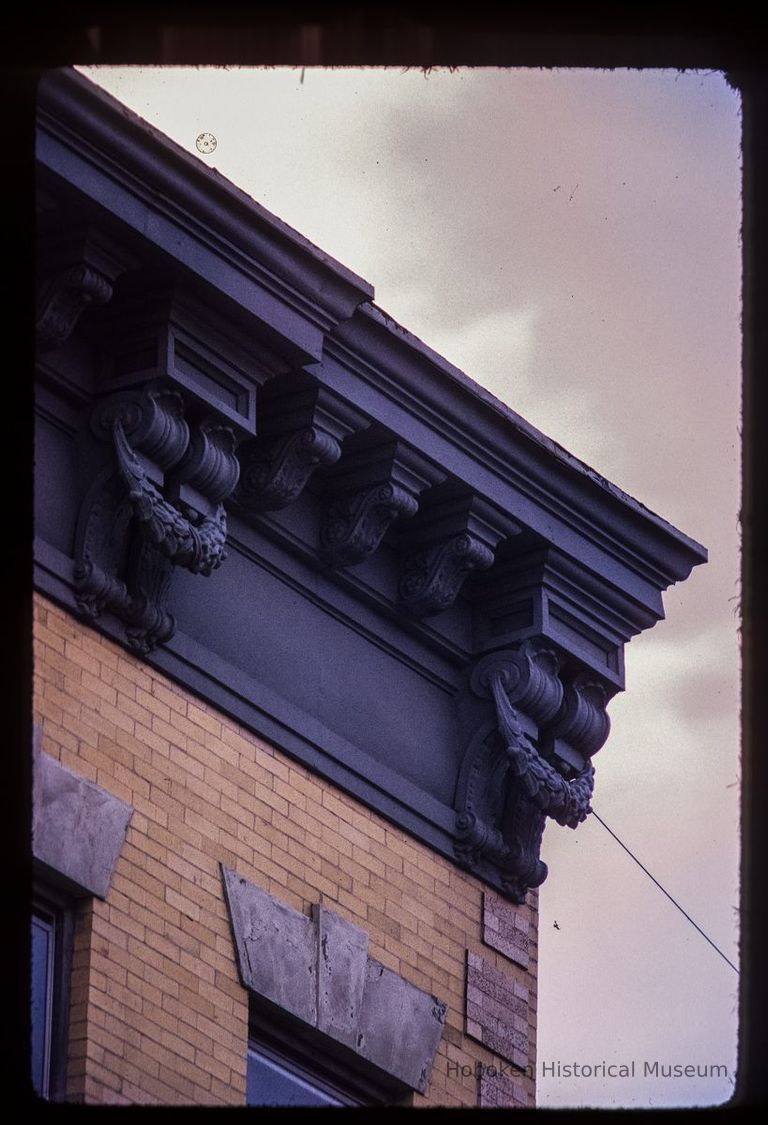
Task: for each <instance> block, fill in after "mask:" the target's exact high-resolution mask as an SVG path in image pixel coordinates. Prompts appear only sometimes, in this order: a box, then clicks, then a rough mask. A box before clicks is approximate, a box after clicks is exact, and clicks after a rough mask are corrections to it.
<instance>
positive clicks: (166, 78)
mask: <svg viewBox="0 0 768 1125" xmlns="http://www.w3.org/2000/svg"><path fill="white" fill-rule="evenodd" d="M84 73H86V74H87V75H88V76H89V77H91V78H92V79H93V80H94V81H97V82H99V83H100V84H101V85H102V86H103V87H104V88H105V89H107V90H108V91H109V92H110V93H112V94H114V95H116V96H117V97H118V98H120V99H121V100H122V101H123V102H124V103H125V104H126V105H128V106H129V107H130V108H131V109H133V110H134V111H136V112H137V113H139V114H140V115H141V116H142V117H143V118H145V120H147V121H149V122H151V123H152V124H153V125H156V126H157V127H159V128H160V129H162V130H163V131H164V132H165V133H167V134H168V135H169V136H170V137H172V138H173V139H174V140H175V141H177V142H178V143H179V144H181V145H183V146H184V147H185V148H187V149H189V151H190V152H192V153H193V154H194V155H196V156H198V158H199V159H201V160H202V161H203V162H204V163H206V164H208V165H209V166H213V167H216V168H217V169H218V170H219V171H220V172H221V173H222V174H224V175H225V176H227V177H228V178H229V179H231V180H233V181H234V182H235V183H236V184H238V185H239V186H240V187H241V188H243V189H244V190H245V191H247V192H248V193H250V194H251V195H252V196H253V198H254V199H256V200H258V201H259V203H261V204H263V205H264V206H265V207H267V208H268V209H269V210H271V211H273V212H274V213H275V214H277V215H279V216H280V218H282V219H284V220H285V221H286V222H288V223H290V224H291V225H292V226H294V227H295V228H296V229H297V230H299V231H300V232H301V233H302V234H304V235H305V236H306V237H308V238H309V239H311V240H312V241H313V242H315V243H316V244H317V245H319V246H320V247H321V248H322V249H323V250H325V251H326V252H328V253H329V254H331V255H332V256H333V257H335V258H337V259H338V260H340V261H341V262H343V263H344V264H345V265H347V266H349V267H350V268H352V269H353V270H355V271H356V272H357V273H359V274H361V275H362V276H363V277H365V278H366V280H368V281H370V282H372V283H373V285H374V286H375V289H376V303H377V304H378V305H379V306H380V307H382V308H384V309H385V310H386V311H387V312H388V313H390V314H391V315H392V316H393V317H395V319H397V320H399V321H400V322H401V323H402V324H403V325H404V326H405V327H406V328H408V329H409V330H410V331H412V332H414V333H415V334H416V335H417V336H419V337H421V338H422V339H423V340H424V341H425V342H426V343H427V344H429V345H430V346H431V347H432V348H434V349H435V350H436V351H438V352H440V353H441V354H442V355H444V356H445V357H446V358H447V359H449V360H450V361H451V362H452V363H454V364H456V365H457V366H458V367H460V368H462V370H464V371H465V372H466V373H467V374H468V375H470V376H471V377H472V378H473V379H475V380H476V381H477V382H479V383H482V384H483V385H484V386H486V387H488V388H489V389H490V390H491V391H493V392H494V394H496V395H497V396H498V397H499V398H501V399H503V400H504V401H505V402H507V403H508V404H509V405H510V406H511V407H513V408H514V409H515V410H516V411H518V412H519V413H521V414H523V415H524V416H525V417H526V418H527V419H528V420H529V421H530V422H532V423H533V424H534V425H536V426H537V427H539V428H540V429H542V430H543V431H544V432H545V433H546V434H548V435H549V436H550V437H552V438H554V439H555V440H556V441H558V442H560V443H561V444H562V445H564V446H565V447H566V448H567V449H569V450H570V452H572V453H573V454H575V455H576V456H578V457H580V458H581V459H582V460H584V461H586V462H587V463H588V464H589V465H591V466H593V467H594V468H595V469H597V470H598V471H599V472H600V473H601V474H602V475H603V476H606V477H608V478H609V479H610V480H612V481H614V482H615V483H616V484H618V485H619V486H620V487H622V488H623V489H625V490H626V491H627V492H629V493H630V494H631V495H633V496H635V497H636V498H637V499H638V500H641V501H642V502H643V503H644V504H646V505H647V506H648V507H650V508H651V509H653V510H654V511H656V512H658V513H659V514H660V515H662V516H664V517H665V518H666V519H668V520H669V521H670V522H672V523H673V524H675V525H676V526H677V527H679V528H680V529H681V530H683V531H685V532H686V533H688V534H689V535H691V536H693V537H694V538H695V539H697V540H699V542H701V543H704V544H705V545H706V546H707V547H708V548H709V551H710V562H709V564H708V565H707V566H703V567H698V568H697V569H696V570H694V572H693V574H692V576H691V578H690V579H689V580H688V581H687V582H685V583H683V584H681V585H680V586H678V587H675V588H673V589H671V590H670V591H668V593H667V594H666V595H665V606H666V612H667V618H666V620H665V621H663V622H661V623H660V624H658V625H657V626H656V627H655V628H654V629H652V630H650V631H649V632H647V633H645V634H643V635H642V636H641V637H638V638H635V639H634V640H633V641H632V642H631V643H630V645H629V646H628V648H627V653H626V657H627V692H626V694H625V695H623V696H619V697H617V698H616V699H614V700H613V702H612V703H611V705H610V714H611V718H612V723H613V729H612V734H611V737H610V739H609V741H608V743H607V745H606V746H605V748H604V749H603V750H602V751H601V752H600V754H599V756H598V758H597V759H596V765H597V783H596V792H595V800H594V807H595V809H596V810H597V812H598V813H599V814H600V816H601V817H602V818H603V820H605V821H606V823H607V824H609V825H610V827H611V828H612V829H613V831H614V832H616V833H617V834H618V835H619V836H620V837H621V838H622V840H623V841H624V842H625V843H626V845H627V846H628V847H629V848H631V849H632V851H634V852H635V854H636V855H637V856H638V857H639V858H640V859H641V860H642V862H643V863H644V864H645V866H646V867H648V868H649V869H650V870H651V871H652V872H653V873H654V875H655V876H656V878H657V879H658V880H659V881H660V882H661V883H662V884H663V885H664V886H665V887H666V888H667V890H668V891H669V892H670V893H671V894H672V895H673V896H674V897H675V898H676V899H677V900H678V901H679V902H680V903H681V905H682V906H683V907H684V908H685V910H686V911H687V912H688V913H689V914H690V915H691V916H692V917H693V918H694V919H695V920H696V921H697V922H698V924H699V925H700V926H701V927H702V928H703V929H704V930H705V931H706V932H707V933H708V934H709V936H710V937H711V938H712V940H713V941H714V942H715V943H716V944H717V945H718V946H719V947H720V948H721V949H722V950H723V951H724V953H725V954H726V955H727V956H728V957H729V958H730V959H731V960H732V961H733V962H734V963H738V961H737V953H738V951H737V940H738V864H739V836H738V820H739V811H738V802H739V776H740V770H739V729H738V691H739V688H738V683H739V645H738V632H737V627H738V600H737V599H738V595H739V586H738V573H739V562H738V546H739V528H738V510H739V489H740V482H739V459H740V433H739V408H740V393H741V392H740V386H741V376H740V244H739V227H740V165H741V159H740V101H739V97H738V94H737V93H736V92H734V91H733V90H732V89H731V88H730V87H729V86H728V84H727V82H726V81H725V79H724V77H723V76H722V75H721V74H718V73H712V72H708V73H706V74H704V73H698V72H693V71H689V72H677V71H672V70H668V71H654V70H643V71H627V70H624V71H622V70H617V71H593V70H560V71H544V70H534V69H530V70H503V69H496V68H479V69H463V70H458V71H455V72H453V73H451V72H449V71H440V70H436V71H431V72H429V73H428V74H426V75H425V74H423V73H421V72H420V71H415V70H414V71H407V72H403V71H401V70H398V69H383V68H379V69H376V68H369V69H347V70H327V69H316V68H307V69H306V70H304V71H302V70H300V69H298V68H297V69H288V68H285V69H281V68H277V69H271V70H266V69H265V70H251V69H248V70H237V69H205V68H203V69H195V68H143V67H142V68H139V67H133V68H128V67H114V68H113V67H109V68H107V67H102V68H89V69H87V70H84ZM203 131H209V132H211V133H213V134H214V135H215V137H216V139H217V142H218V143H217V147H216V150H215V152H214V153H213V154H212V155H211V156H207V157H203V156H200V155H199V154H198V153H197V151H196V148H195V139H196V137H197V136H198V134H199V133H201V132H203ZM543 856H544V858H545V860H546V861H547V863H548V864H549V865H550V876H549V879H548V880H547V882H546V883H545V884H544V886H543V888H542V891H541V933H540V982H539V987H540V992H539V1039H538V1054H539V1075H538V1089H539V1104H540V1105H542V1106H555V1105H592V1106H670V1105H684V1104H689V1105H690V1104H702V1105H704V1104H714V1103H718V1102H722V1101H724V1100H725V1099H727V1098H728V1097H729V1095H730V1093H731V1089H732V1087H731V1083H730V1082H729V1081H728V1080H727V1079H723V1078H717V1077H699V1076H696V1077H692V1078H677V1079H675V1078H654V1077H652V1076H645V1075H644V1073H643V1071H644V1063H645V1062H649V1063H653V1062H655V1061H658V1062H659V1063H660V1064H661V1065H663V1066H668V1065H670V1064H672V1065H674V1064H680V1065H682V1066H685V1065H692V1066H694V1067H697V1068H706V1067H714V1066H726V1067H727V1068H728V1071H729V1074H731V1075H732V1074H733V1072H734V1068H735V1063H736V1034H737V1003H738V978H737V976H736V974H735V973H734V971H733V969H731V968H730V967H729V966H728V965H727V964H726V963H725V962H724V961H723V960H722V959H721V958H720V957H719V956H718V954H717V953H716V952H715V951H714V950H713V949H712V948H711V947H710V946H709V945H708V944H707V943H706V942H705V941H704V939H703V938H702V937H701V936H700V935H699V934H698V933H697V932H696V931H695V930H694V929H693V928H692V927H691V925H690V924H689V923H688V922H687V921H686V920H685V919H684V918H683V917H682V915H680V914H679V913H678V912H677V911H676V910H675V909H674V907H673V906H672V905H671V903H670V902H669V901H668V900H667V899H666V898H665V897H664V896H663V895H662V894H661V892H660V891H659V890H658V889H657V888H656V887H655V886H654V885H653V884H652V883H651V882H650V880H649V879H648V878H647V876H646V875H644V874H643V872H642V871H641V870H640V869H639V868H638V867H636V866H635V865H634V864H633V862H632V861H631V859H630V858H629V857H628V856H627V855H626V853H625V852H623V851H622V850H621V848H620V847H619V845H618V844H616V842H615V841H614V840H612V839H611V838H610V836H609V835H608V834H607V833H606V831H605V829H604V828H603V827H602V826H601V825H600V824H599V823H597V822H596V821H595V820H594V819H590V820H589V821H587V823H585V824H584V825H582V826H581V827H580V828H579V829H578V831H577V832H571V831H569V830H567V829H562V828H559V827H558V826H557V825H555V824H554V823H550V825H549V826H548V828H547V831H546V833H545V840H544V849H543ZM555 921H557V923H558V926H559V929H556V928H555V926H554V922H555ZM558 1061H559V1062H560V1063H561V1065H563V1066H565V1065H571V1064H573V1063H578V1064H580V1065H581V1066H589V1065H594V1064H596V1063H602V1062H603V1061H605V1062H606V1063H619V1064H621V1063H630V1062H632V1061H634V1062H635V1068H636V1072H637V1073H636V1077H635V1078H634V1079H631V1078H601V1077H598V1078H592V1079H587V1078H574V1077H569V1078H564V1077H563V1078H561V1079H558V1078H557V1077H556V1076H553V1075H552V1072H551V1070H550V1069H547V1070H546V1071H545V1073H544V1074H543V1075H542V1072H541V1067H542V1064H543V1063H546V1064H547V1067H548V1068H549V1067H551V1064H552V1063H553V1062H555V1063H556V1062H558Z"/></svg>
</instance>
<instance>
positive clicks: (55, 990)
mask: <svg viewBox="0 0 768 1125" xmlns="http://www.w3.org/2000/svg"><path fill="white" fill-rule="evenodd" d="M36 917H38V918H41V919H42V920H43V921H44V922H46V924H48V925H50V927H51V931H52V938H53V952H52V954H51V958H50V961H51V964H50V968H51V975H50V980H49V982H48V990H47V1003H46V1008H47V1012H46V1028H47V1038H48V1043H47V1047H46V1055H47V1068H46V1069H47V1082H44V1088H43V1089H42V1090H41V1091H37V1090H35V1093H36V1094H37V1096H39V1097H41V1098H42V1099H44V1100H45V1101H55V1102H59V1101H64V1100H65V1098H66V1086H67V1061H68V1045H69V999H70V995H69V994H70V981H71V977H72V957H73V947H74V929H75V918H74V904H73V902H72V899H71V897H70V896H69V895H67V894H66V893H64V892H62V891H61V890H59V889H58V888H57V887H54V886H52V885H51V884H49V883H42V882H40V881H36V882H35V883H34V885H33V889H32V900H31V904H30V915H29V941H30V965H29V970H30V978H29V988H30V1020H31V1014H32V1008H31V1001H32V926H33V924H34V919H35V918H36ZM30 1051H31V1036H30ZM30 1071H31V1058H30ZM33 1089H34V1087H33Z"/></svg>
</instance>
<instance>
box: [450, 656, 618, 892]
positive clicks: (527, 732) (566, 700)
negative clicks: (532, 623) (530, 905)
mask: <svg viewBox="0 0 768 1125" xmlns="http://www.w3.org/2000/svg"><path fill="white" fill-rule="evenodd" d="M470 689H471V691H472V693H473V694H474V695H475V696H478V697H480V698H486V699H488V700H489V701H490V702H491V703H492V705H493V718H492V720H491V721H490V722H487V721H486V722H485V723H484V724H483V725H482V726H481V727H480V730H479V731H478V733H477V734H476V735H475V737H474V738H473V739H472V740H471V741H470V744H469V746H468V748H467V751H466V754H465V757H464V761H463V764H462V768H461V771H460V774H459V782H458V786H457V792H456V811H457V816H456V842H455V851H456V856H457V859H458V860H459V862H461V863H462V864H463V865H464V866H466V867H468V868H469V869H470V870H475V871H477V872H478V873H479V874H481V875H484V876H486V877H490V878H491V879H492V880H493V881H494V882H495V883H497V884H498V885H500V886H501V887H502V888H503V890H504V891H505V892H506V893H507V894H508V895H509V896H510V897H511V898H512V899H514V900H515V901H516V902H522V901H524V899H525V895H526V893H527V891H528V890H529V889H530V888H531V887H537V886H539V885H540V884H541V883H542V882H543V881H544V879H545V878H546V876H547V868H546V864H544V863H543V862H542V861H541V859H540V858H539V851H540V848H541V840H542V836H543V832H544V826H545V822H546V817H547V816H549V817H551V818H552V819H553V820H555V821H557V823H558V824H561V825H563V826H566V827H569V828H576V827H577V826H578V825H579V824H580V823H581V822H582V821H583V820H584V819H586V817H587V815H588V814H589V812H590V805H589V802H590V799H591V796H592V790H593V786H594V769H593V767H592V764H591V762H590V761H589V758H588V755H589V753H594V751H595V750H596V749H597V748H598V746H599V745H602V742H603V741H604V740H605V737H607V733H608V718H607V715H606V714H605V710H604V706H605V693H604V692H603V689H602V688H601V687H599V685H596V684H594V683H593V682H592V680H590V679H589V678H587V677H583V676H580V677H577V678H576V679H575V680H574V681H573V682H571V683H570V684H567V685H564V684H563V682H562V680H561V679H560V676H559V661H558V657H557V655H556V653H555V652H554V651H553V650H552V649H549V648H547V647H546V646H545V645H542V644H541V643H539V642H533V641H526V642H525V643H524V644H522V645H520V646H519V647H518V648H516V649H511V650H504V651H502V652H497V653H492V654H490V655H489V656H486V657H484V658H483V659H482V660H481V661H480V662H479V664H478V665H477V666H476V667H475V669H474V670H473V672H472V675H471V677H470ZM601 693H602V694H601ZM558 743H560V744H561V745H559V746H558ZM562 744H567V746H566V748H570V750H571V751H572V753H571V754H570V756H569V755H568V754H563V753H559V752H557V751H558V749H559V750H560V751H562V750H563V745H562ZM545 747H548V748H549V751H550V753H549V754H548V753H547V751H546V749H544V748H545ZM553 750H554V753H553V752H552V751H553ZM573 751H575V752H576V755H577V756H575V757H574V754H573ZM579 754H583V755H585V757H586V760H585V759H584V758H581V757H578V755H579ZM574 760H575V761H580V762H581V768H580V769H576V768H574V766H573V765H572V764H571V763H572V762H573V761H574Z"/></svg>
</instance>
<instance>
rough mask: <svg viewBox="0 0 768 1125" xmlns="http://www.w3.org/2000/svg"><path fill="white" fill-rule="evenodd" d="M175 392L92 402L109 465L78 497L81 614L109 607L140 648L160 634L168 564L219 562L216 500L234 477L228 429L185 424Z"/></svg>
mask: <svg viewBox="0 0 768 1125" xmlns="http://www.w3.org/2000/svg"><path fill="white" fill-rule="evenodd" d="M183 406H184V404H183V400H182V397H181V395H180V394H179V392H178V391H174V390H170V389H168V388H167V387H164V386H162V385H158V384H150V386H148V387H147V388H146V389H145V390H144V391H143V393H141V394H140V395H127V396H126V395H118V396H113V397H111V398H110V399H108V400H106V401H105V402H103V403H102V404H100V405H99V406H98V407H97V409H96V411H95V412H94V415H93V417H92V423H91V424H92V429H93V430H94V432H95V433H96V434H97V435H99V436H100V437H101V438H102V439H103V440H107V441H109V442H110V443H111V445H112V448H113V451H114V463H113V464H112V465H108V466H107V467H106V468H105V469H104V470H102V472H101V473H100V474H99V475H98V477H97V478H96V480H95V481H94V483H93V485H92V486H91V488H90V490H89V492H88V494H87V495H86V498H85V501H84V503H83V506H82V509H81V512H80V518H79V521H78V529H77V538H76V545H75V558H76V565H75V575H74V577H75V589H76V597H77V602H78V606H79V608H80V610H81V612H82V613H84V614H85V615H86V616H87V617H90V618H92V619H93V618H97V617H99V616H100V615H101V614H102V613H103V612H104V611H105V610H110V611H111V612H112V613H113V614H114V615H115V616H116V617H118V618H120V619H121V620H122V621H123V623H124V624H125V626H126V635H127V638H128V641H129V643H130V644H131V645H132V646H133V647H134V648H136V649H138V650H139V651H140V652H142V653H146V652H149V651H150V650H151V649H152V648H154V647H155V646H156V645H158V644H160V643H162V642H164V641H167V640H168V639H169V638H170V637H171V636H172V635H173V632H174V629H175V622H174V620H173V617H172V615H171V614H170V613H169V612H168V610H167V609H166V600H167V596H168V591H169V588H170V583H171V578H172V576H173V569H174V567H176V566H181V567H184V568H185V569H187V570H189V571H190V572H191V573H193V574H202V575H205V576H208V575H210V574H211V573H212V572H213V571H214V570H215V569H216V568H217V567H218V566H220V565H221V563H222V561H223V560H224V558H225V557H226V556H225V553H224V544H225V542H226V535H227V523H226V513H225V511H224V505H223V500H224V499H225V497H226V496H227V495H228V494H229V492H230V491H231V490H232V488H233V487H234V485H235V484H236V482H237V473H238V462H237V458H236V457H235V452H234V442H235V439H234V435H233V434H232V432H231V431H230V430H228V428H227V427H222V426H219V425H217V424H216V423H212V422H208V421H204V422H201V423H200V424H199V425H196V426H194V427H193V428H192V429H190V426H189V424H188V423H187V421H186V419H185V418H184V409H183Z"/></svg>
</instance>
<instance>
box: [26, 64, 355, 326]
mask: <svg viewBox="0 0 768 1125" xmlns="http://www.w3.org/2000/svg"><path fill="white" fill-rule="evenodd" d="M38 114H39V118H40V121H41V125H42V126H43V127H44V128H46V129H47V130H49V131H51V132H53V133H54V134H56V135H58V136H59V137H60V138H62V139H64V138H66V141H67V142H68V143H69V145H70V146H71V145H72V142H73V139H74V138H75V137H82V139H83V142H84V143H83V147H82V148H81V149H80V154H81V155H87V158H88V160H89V162H92V163H94V164H95V163H99V164H103V165H105V166H106V165H107V164H108V163H111V164H112V168H111V171H112V174H113V175H114V174H115V167H119V168H120V169H121V170H122V171H124V172H125V173H126V174H128V175H130V174H133V177H134V178H135V177H136V176H137V175H138V178H139V180H140V182H141V184H142V185H143V186H144V187H145V188H146V189H147V190H148V192H151V193H153V194H155V195H156V196H158V197H160V198H163V197H165V198H169V199H172V201H173V203H174V204H175V207H176V208H177V209H182V210H186V211H189V212H190V213H192V214H193V215H194V217H195V219H196V221H197V222H198V223H199V222H200V221H201V220H202V221H203V222H204V223H206V224H207V225H208V226H209V227H210V230H211V232H212V233H218V232H221V233H222V234H224V235H225V237H229V238H232V237H234V238H235V239H236V241H237V245H238V249H239V250H240V251H241V252H245V253H247V254H248V255H249V256H253V257H254V259H258V260H261V261H264V262H266V263H267V265H268V266H269V268H270V269H271V270H272V271H274V273H275V274H276V275H278V276H279V277H282V278H284V279H285V280H286V281H287V282H288V283H289V284H290V285H293V286H295V287H296V288H297V289H299V290H300V291H301V292H302V293H303V294H304V295H305V296H306V295H307V294H311V300H312V302H313V303H316V304H318V305H319V306H321V307H322V308H323V309H324V310H325V311H326V312H327V313H328V314H330V316H331V318H332V319H333V320H336V319H343V318H344V317H347V316H351V315H352V313H353V312H354V309H355V308H356V307H357V306H358V305H359V304H360V303H361V302H363V301H366V300H369V299H372V298H373V295H374V289H373V286H372V285H371V284H370V283H369V282H367V281H365V280H364V279H363V278H361V277H359V276H358V275H357V274H356V273H354V271H353V270H351V269H349V268H348V267H347V266H345V265H343V264H342V263H341V262H338V261H336V260H335V259H334V258H333V257H331V255H329V254H327V253H325V252H324V251H323V250H322V249H320V247H318V246H316V245H315V244H314V243H312V242H311V241H310V240H309V239H307V238H305V237H304V235H302V234H300V233H299V232H298V231H296V230H295V229H294V228H293V227H291V226H289V225H288V224H287V223H286V222H284V221H283V220H282V219H280V218H278V217H277V216H276V215H274V214H272V212H270V211H268V210H267V209H266V208H265V207H263V206H262V205H261V204H260V203H258V202H257V201H256V200H254V199H253V198H252V197H251V196H250V195H248V194H247V193H246V192H244V191H243V190H242V189H240V188H238V187H237V186H236V185H235V184H233V183H232V182H231V181H230V180H228V179H227V178H226V177H225V176H223V175H222V174H221V173H220V172H218V171H217V170H216V169H215V168H209V167H207V166H206V165H204V164H203V163H202V162H201V161H200V160H199V159H198V158H197V157H195V156H192V155H191V154H190V153H188V152H187V151H186V150H185V149H183V148H182V147H181V146H180V145H178V144H177V143H176V142H175V141H173V140H171V139H170V138H169V137H167V136H166V135H165V134H164V133H162V132H161V131H160V130H159V129H156V128H154V126H152V125H150V124H149V123H148V122H146V121H144V120H143V118H141V117H139V116H138V114H136V113H134V112H133V111H132V110H129V109H128V108H126V107H125V106H124V105H122V104H121V103H120V102H119V101H117V99H115V98H113V97H112V96H111V95H109V94H107V93H105V92H104V91H103V90H101V89H100V88H99V87H98V86H97V85H95V83H93V82H92V81H90V79H88V78H86V77H85V76H83V75H81V74H79V73H77V72H76V71H74V70H72V69H61V70H57V71H52V72H49V73H48V74H46V75H45V76H44V77H43V79H42V81H41V84H40V87H39V91H38ZM131 186H132V187H133V188H134V190H135V184H132V185H131ZM302 275H306V276H305V277H302ZM318 275H319V276H320V277H321V278H322V284H321V285H318V284H317V278H318Z"/></svg>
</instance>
